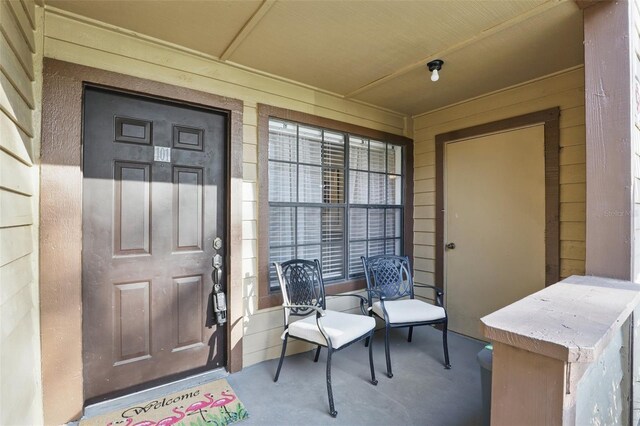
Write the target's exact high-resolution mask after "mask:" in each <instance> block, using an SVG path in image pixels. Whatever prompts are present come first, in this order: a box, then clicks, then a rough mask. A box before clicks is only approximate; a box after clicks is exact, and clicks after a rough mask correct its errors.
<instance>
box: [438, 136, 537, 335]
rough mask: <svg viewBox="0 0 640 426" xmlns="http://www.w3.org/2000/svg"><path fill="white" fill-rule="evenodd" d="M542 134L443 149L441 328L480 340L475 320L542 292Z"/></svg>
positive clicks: (471, 141) (467, 142)
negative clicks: (444, 318)
mask: <svg viewBox="0 0 640 426" xmlns="http://www.w3.org/2000/svg"><path fill="white" fill-rule="evenodd" d="M544 238H545V176H544V127H543V126H535V127H529V128H524V129H518V130H513V131H508V132H504V133H499V134H493V135H489V136H482V137H478V138H474V139H469V140H463V141H458V142H451V143H448V144H447V145H446V146H445V244H446V243H454V244H455V248H454V249H446V250H445V282H446V283H445V290H446V303H447V312H448V315H449V327H450V328H451V329H452V330H454V331H456V332H459V333H462V334H465V335H467V336H471V337H475V338H478V339H484V337H483V336H482V335H481V334H480V321H479V319H480V318H481V317H483V316H485V315H487V314H489V313H491V312H493V311H495V310H497V309H500V308H502V307H504V306H506V305H508V304H511V303H513V302H515V301H516V300H518V299H521V298H522V297H524V296H527V295H529V294H531V293H534V292H536V291H538V290H541V289H543V288H544V286H545V244H544Z"/></svg>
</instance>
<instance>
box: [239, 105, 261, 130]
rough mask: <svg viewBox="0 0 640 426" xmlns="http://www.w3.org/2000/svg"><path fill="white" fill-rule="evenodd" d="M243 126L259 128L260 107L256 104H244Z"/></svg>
mask: <svg viewBox="0 0 640 426" xmlns="http://www.w3.org/2000/svg"><path fill="white" fill-rule="evenodd" d="M242 111H243V112H242V124H243V125H245V126H254V127H255V126H257V125H258V107H257V105H255V104H252V105H250V102H245V103H244V108H243V110H242Z"/></svg>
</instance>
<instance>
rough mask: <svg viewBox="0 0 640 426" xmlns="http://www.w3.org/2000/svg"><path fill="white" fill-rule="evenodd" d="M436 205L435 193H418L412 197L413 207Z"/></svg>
mask: <svg viewBox="0 0 640 426" xmlns="http://www.w3.org/2000/svg"><path fill="white" fill-rule="evenodd" d="M435 204H436V193H435V192H419V193H417V194H415V195H414V196H413V205H414V206H433V205H435Z"/></svg>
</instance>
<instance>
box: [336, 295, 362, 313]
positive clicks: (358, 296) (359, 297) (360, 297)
mask: <svg viewBox="0 0 640 426" xmlns="http://www.w3.org/2000/svg"><path fill="white" fill-rule="evenodd" d="M349 296H351V297H357V298H358V299H360V310H361V311H362V315H367V311H366V310H365V308H364V305H365V303H369V302H368V301H367V298H366V297H364V296H360V295H359V294H332V295H331V296H330V297H349Z"/></svg>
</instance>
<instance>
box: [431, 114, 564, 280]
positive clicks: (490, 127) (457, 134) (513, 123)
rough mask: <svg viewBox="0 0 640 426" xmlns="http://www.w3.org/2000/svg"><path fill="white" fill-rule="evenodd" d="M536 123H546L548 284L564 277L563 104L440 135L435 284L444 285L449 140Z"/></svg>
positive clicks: (545, 172) (545, 173)
mask: <svg viewBox="0 0 640 426" xmlns="http://www.w3.org/2000/svg"><path fill="white" fill-rule="evenodd" d="M535 124H542V125H544V176H545V179H544V180H545V265H546V266H545V286H549V285H551V284H555V283H556V282H558V281H559V280H560V108H559V107H555V108H549V109H545V110H542V111H537V112H532V113H529V114H524V115H519V116H516V117H511V118H506V119H503V120H498V121H494V122H490V123H485V124H480V125H477V126H472V127H467V128H464V129H459V130H454V131H451V132H447V133H441V134H439V135H436V247H435V285H436V286H437V287H439V288H441V289H442V288H443V287H444V216H445V214H444V213H445V211H444V148H445V144H447V143H450V142H454V141H457V140H460V139H469V138H474V137H478V136H482V135H487V134H491V133H496V132H504V131H508V130H514V129H517V128H520V127H526V126H531V125H535Z"/></svg>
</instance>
